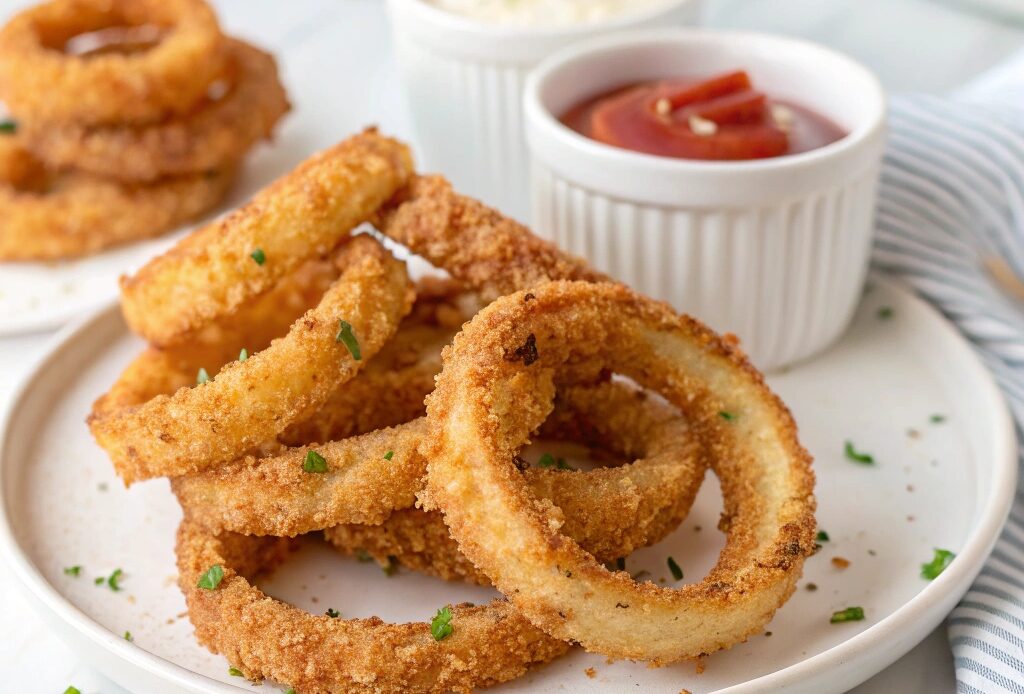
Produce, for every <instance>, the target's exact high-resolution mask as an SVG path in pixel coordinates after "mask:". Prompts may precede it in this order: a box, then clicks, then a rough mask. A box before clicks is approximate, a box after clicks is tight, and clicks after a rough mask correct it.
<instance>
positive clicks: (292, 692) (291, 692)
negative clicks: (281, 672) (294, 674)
mask: <svg viewBox="0 0 1024 694" xmlns="http://www.w3.org/2000/svg"><path fill="white" fill-rule="evenodd" d="M284 694H295V687H288V691H286V692H285V693H284Z"/></svg>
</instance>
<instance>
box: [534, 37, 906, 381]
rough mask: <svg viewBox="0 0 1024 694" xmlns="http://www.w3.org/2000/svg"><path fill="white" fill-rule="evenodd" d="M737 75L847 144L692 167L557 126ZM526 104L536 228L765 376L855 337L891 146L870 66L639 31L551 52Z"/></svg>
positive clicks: (811, 47) (749, 43) (753, 44)
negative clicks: (708, 334) (848, 332)
mask: <svg viewBox="0 0 1024 694" xmlns="http://www.w3.org/2000/svg"><path fill="white" fill-rule="evenodd" d="M738 68H742V69H746V70H747V71H748V72H749V73H750V76H751V79H752V80H753V82H754V84H755V86H757V87H758V88H759V89H762V90H763V91H765V92H766V93H767V94H768V95H769V96H771V97H776V98H779V99H783V100H785V101H790V102H794V103H797V104H800V105H802V106H806V107H808V108H810V109H811V110H813V111H815V112H816V113H819V114H821V115H823V116H825V117H827V118H829V119H831V120H832V121H834V122H835V123H836V124H838V125H840V126H841V127H842V128H843V129H844V130H846V131H847V132H848V135H847V136H846V137H844V138H842V139H841V140H839V141H837V142H834V143H832V144H830V145H827V146H825V147H821V148H819V149H815V150H812V151H809V152H804V153H801V154H795V155H789V156H784V157H776V158H772V159H761V160H752V161H738V162H737V161H733V162H719V161H696V160H684V159H673V158H669V157H658V156H652V155H648V154H639V153H636V152H631V151H627V150H624V149H620V148H616V147H611V146H608V145H604V144H602V143H599V142H596V141H594V140H591V139H589V138H587V137H584V136H583V135H580V134H578V133H576V132H574V131H572V130H570V129H569V128H567V127H566V126H564V125H562V124H561V123H560V122H559V121H558V119H557V116H558V115H561V114H562V113H564V112H565V111H566V110H567V109H568V108H569V107H570V106H573V105H574V104H576V103H578V102H580V101H582V100H584V99H586V98H588V97H591V96H593V95H595V94H599V93H601V92H603V91H607V90H609V89H612V88H615V87H618V86H622V85H624V84H629V83H634V82H639V81H645V80H652V79H663V78H670V77H680V76H700V75H713V74H716V73H721V72H726V71H730V70H735V69H738ZM524 99H525V108H524V112H525V120H526V131H527V140H528V144H529V151H530V162H531V191H532V223H533V227H534V229H536V231H537V232H538V233H540V234H542V235H544V236H546V237H548V238H550V239H552V240H553V241H555V242H556V243H557V244H558V245H560V246H561V247H563V248H565V249H567V250H569V251H572V252H574V253H577V254H579V255H582V256H585V257H587V258H589V259H590V261H591V262H592V263H593V264H594V265H595V266H597V267H598V268H599V269H601V270H603V271H605V272H607V273H609V274H610V275H612V276H614V277H616V278H617V279H619V280H621V281H623V282H625V283H627V284H629V285H631V286H632V287H634V288H636V289H637V290H639V291H641V292H643V293H645V294H648V295H650V296H653V297H656V298H659V299H662V300H665V301H668V302H670V303H671V304H673V305H674V306H675V307H676V308H677V309H679V310H681V311H684V312H686V313H690V314H693V315H695V316H697V317H699V318H701V319H702V320H704V321H706V322H707V323H708V324H710V325H711V326H712V327H714V328H716V329H717V330H720V331H723V332H731V333H734V334H736V335H738V336H739V337H740V339H741V341H742V344H743V346H744V348H745V349H746V351H747V352H748V353H749V354H750V355H751V357H752V358H753V360H754V363H755V364H757V365H758V366H760V367H761V368H762V369H776V368H779V367H782V366H785V365H787V364H790V363H793V362H795V361H798V360H800V359H804V358H806V357H808V356H810V355H812V354H814V353H816V352H818V351H820V350H822V349H824V348H825V347H827V346H828V345H829V344H831V343H832V342H833V341H834V340H835V339H836V338H837V337H838V336H839V335H840V334H841V333H842V331H843V330H844V329H845V328H846V326H847V324H848V323H849V321H850V318H851V317H852V315H853V310H854V308H855V307H856V304H857V299H858V297H859V295H860V292H861V290H862V288H863V284H864V277H865V273H866V271H867V265H868V255H869V252H870V247H871V234H872V221H873V210H874V202H875V189H876V184H877V180H878V173H879V168H880V163H881V158H882V150H883V145H884V135H885V106H886V104H885V95H884V93H883V91H882V88H881V85H880V84H879V83H878V80H877V79H876V78H875V77H874V76H873V75H872V74H871V73H870V72H869V71H868V70H867V69H865V68H864V67H862V66H861V65H859V64H857V63H856V62H854V61H853V60H851V59H849V58H847V57H845V56H843V55H841V54H839V53H836V52H834V51H831V50H829V49H827V48H824V47H822V46H818V45H815V44H812V43H808V42H806V41H800V40H795V39H789V38H782V37H778V36H769V35H764V34H751V33H727V32H717V31H704V30H673V31H658V32H643V33H632V34H622V35H617V36H612V37H605V38H599V39H596V40H592V41H588V42H586V43H584V44H578V45H576V46H573V47H570V48H568V49H565V50H563V51H561V52H559V53H557V54H556V55H552V56H550V57H549V58H548V59H547V60H545V61H544V62H543V63H542V64H541V65H539V66H538V67H537V68H536V69H535V70H534V71H533V72H532V73H531V74H530V76H529V79H528V81H527V85H526V91H525V97H524Z"/></svg>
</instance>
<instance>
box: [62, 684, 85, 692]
mask: <svg viewBox="0 0 1024 694" xmlns="http://www.w3.org/2000/svg"><path fill="white" fill-rule="evenodd" d="M64 694H82V692H81V690H80V689H79V688H78V687H75V686H73V685H68V688H67V689H65V690H64Z"/></svg>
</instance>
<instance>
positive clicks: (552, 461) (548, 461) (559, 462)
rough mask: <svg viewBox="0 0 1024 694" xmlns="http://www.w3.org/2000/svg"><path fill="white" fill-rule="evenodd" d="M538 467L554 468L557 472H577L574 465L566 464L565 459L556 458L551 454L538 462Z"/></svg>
mask: <svg viewBox="0 0 1024 694" xmlns="http://www.w3.org/2000/svg"><path fill="white" fill-rule="evenodd" d="M537 467H543V468H549V467H553V468H555V469H557V470H575V469H576V468H574V467H573V466H572V465H570V464H569V463H567V462H565V458H555V456H553V455H551V454H550V453H545V454H544V455H542V456H541V457H540V459H539V460H538V461H537Z"/></svg>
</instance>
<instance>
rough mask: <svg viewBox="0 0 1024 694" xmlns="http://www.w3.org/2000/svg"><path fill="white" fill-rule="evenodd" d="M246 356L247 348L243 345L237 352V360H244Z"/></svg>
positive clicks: (247, 355)
mask: <svg viewBox="0 0 1024 694" xmlns="http://www.w3.org/2000/svg"><path fill="white" fill-rule="evenodd" d="M248 358H249V350H247V349H246V348H245V347H243V348H242V351H241V352H239V353H238V361H245V360H246V359H248Z"/></svg>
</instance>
